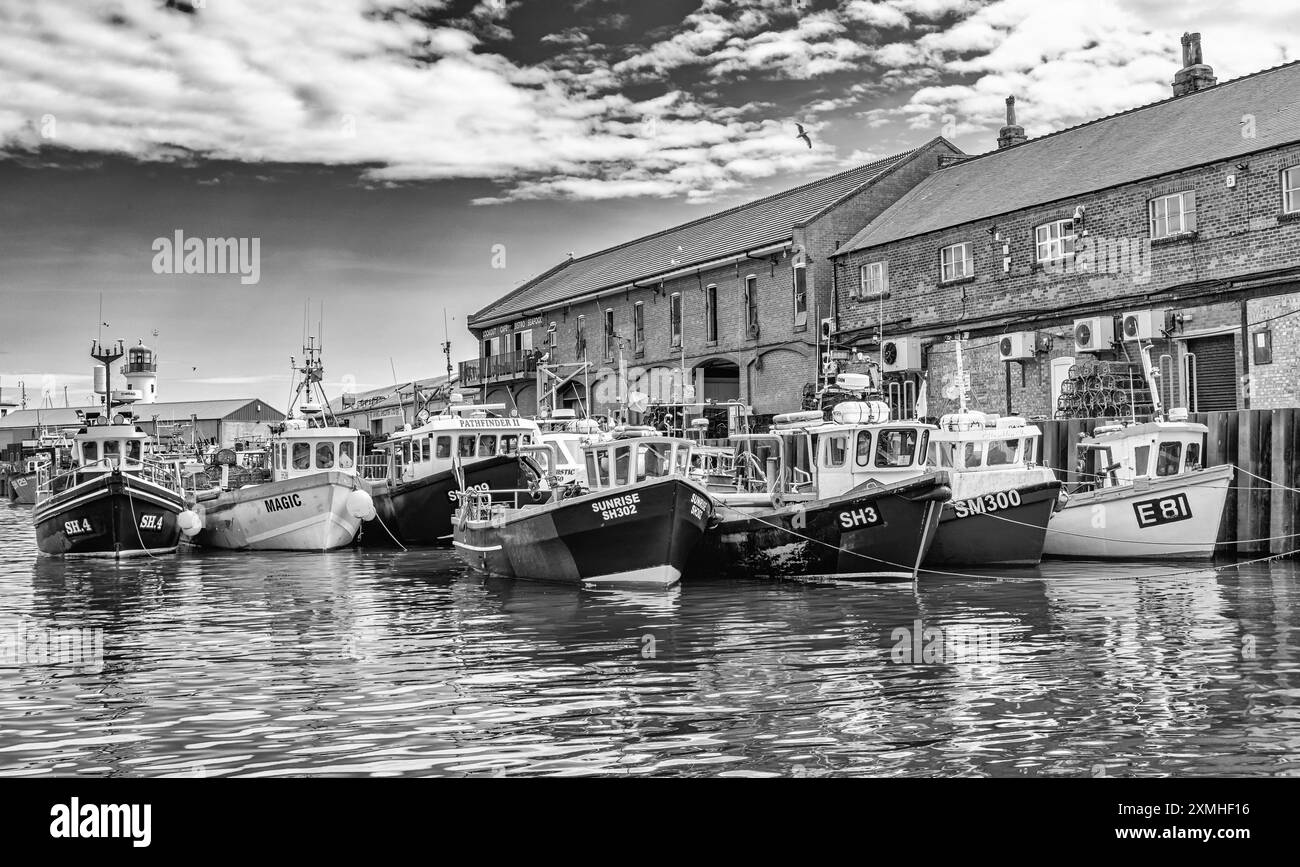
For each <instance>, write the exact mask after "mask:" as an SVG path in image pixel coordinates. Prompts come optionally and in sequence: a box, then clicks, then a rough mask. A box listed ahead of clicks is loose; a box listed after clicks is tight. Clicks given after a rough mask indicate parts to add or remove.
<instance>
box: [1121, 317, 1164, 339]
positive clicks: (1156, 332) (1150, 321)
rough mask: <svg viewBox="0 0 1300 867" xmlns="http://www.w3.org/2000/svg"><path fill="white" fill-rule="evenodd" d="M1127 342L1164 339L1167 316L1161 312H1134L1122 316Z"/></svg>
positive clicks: (1122, 328) (1122, 326)
mask: <svg viewBox="0 0 1300 867" xmlns="http://www.w3.org/2000/svg"><path fill="white" fill-rule="evenodd" d="M1120 323H1121V325H1120V327H1121V330H1122V331H1123V332H1124V339H1125V340H1155V339H1156V338H1160V337H1164V334H1163V333H1162V331H1163V329H1164V325H1165V315H1164V313H1162V312H1160V311H1159V310H1132V311H1129V312H1128V313H1125V314H1123V315H1122V316H1120Z"/></svg>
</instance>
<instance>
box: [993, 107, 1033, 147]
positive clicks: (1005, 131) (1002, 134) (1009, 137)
mask: <svg viewBox="0 0 1300 867" xmlns="http://www.w3.org/2000/svg"><path fill="white" fill-rule="evenodd" d="M1028 140H1029V137H1028V136H1026V135H1025V128H1024V127H1022V126H1020V125H1018V124H1017V123H1016V98H1015V97H1014V96H1008V97H1007V125H1006V126H1004V127H1002V129H1000V130H998V148H999V149H1001V148H1009V147H1011V146H1012V145H1017V144H1020V143H1021V142H1023V141H1028Z"/></svg>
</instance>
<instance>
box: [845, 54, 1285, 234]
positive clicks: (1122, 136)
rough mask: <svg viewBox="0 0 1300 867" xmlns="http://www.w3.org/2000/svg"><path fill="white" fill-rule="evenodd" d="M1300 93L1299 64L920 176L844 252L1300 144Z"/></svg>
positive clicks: (1042, 138) (1116, 116)
mask: <svg viewBox="0 0 1300 867" xmlns="http://www.w3.org/2000/svg"><path fill="white" fill-rule="evenodd" d="M1297 93H1300V61H1297V62H1295V63H1289V64H1286V65H1284V66H1278V67H1274V68H1272V69H1266V70H1264V71H1262V72H1256V73H1253V74H1251V75H1248V76H1245V77H1243V78H1238V79H1234V80H1232V81H1226V82H1223V83H1222V84H1219V85H1216V86H1214V87H1211V88H1209V89H1207V90H1202V91H1197V92H1196V93H1191V94H1187V95H1185V96H1179V97H1171V98H1169V99H1167V100H1163V101H1161V102H1156V103H1152V104H1150V105H1145V106H1141V107H1139V108H1134V109H1130V110H1129V111H1126V112H1123V113H1121V114H1116V115H1111V116H1109V117H1104V118H1100V119H1098V120H1094V121H1089V122H1088V123H1085V124H1082V125H1080V126H1075V127H1071V128H1069V129H1064V130H1060V131H1058V132H1054V133H1051V134H1049V135H1046V136H1042V137H1039V138H1036V139H1030V140H1029V141H1027V142H1024V143H1022V144H1018V145H1015V146H1013V147H1009V148H1003V149H1001V150H995V151H990V152H988V153H985V154H980V155H979V156H976V157H972V158H970V159H968V160H964V161H962V162H959V163H955V164H953V165H951V166H948V167H947V168H944V169H941V170H939V171H937V172H934V173H933V174H931V175H930V176H929V177H927V178H926V179H925V180H923V181H921V183H919V184H917V185H916V186H915V187H913V188H912V189H911V190H910V191H908V192H907V193H906V194H905V195H903V196H902V197H901V198H900V199H899V200H898V201H897V202H895V203H894V204H893V205H892V206H890V207H889V208H887V209H886V210H885V212H884V213H882V214H881V215H880V216H878V217H877V218H876V219H875V220H873V221H872V222H871V223H870V224H869V225H868V226H866V227H865V228H864V229H863V230H862V231H861V232H859V233H858V234H857V235H855V236H854V237H853V239H852V240H850V241H849V242H848V243H847V244H845V245H844V246H843V247H841V248H840V249H839V250H838V251H837V255H838V254H840V253H848V252H851V251H853V250H860V249H863V248H865V247H874V246H877V245H880V244H887V243H889V242H890V241H897V240H899V239H901V238H909V237H913V236H916V235H922V234H925V233H927V232H934V231H937V230H939V229H947V228H950V227H952V226H960V225H962V224H963V223H969V222H973V221H975V220H982V219H986V218H988V217H994V216H997V215H999V214H1005V213H1009V212H1012V211H1017V210H1020V209H1022V208H1027V207H1031V206H1033V205H1041V204H1044V203H1047V202H1053V201H1057V200H1060V199H1069V198H1071V197H1076V196H1081V195H1085V194H1087V193H1090V192H1093V191H1096V190H1102V189H1107V188H1109V187H1114V186H1118V185H1121V184H1126V183H1132V182H1134V181H1139V180H1142V179H1143V178H1150V177H1155V176H1158V175H1164V174H1169V173H1172V172H1176V171H1179V170H1181V169H1186V168H1189V167H1191V166H1197V165H1203V164H1205V163H1212V162H1218V161H1220V160H1227V159H1232V158H1233V157H1237V156H1241V155H1243V154H1247V153H1253V152H1255V151H1259V150H1264V149H1266V148H1270V147H1277V146H1279V145H1284V144H1288V143H1291V142H1295V141H1297V140H1300V100H1297V97H1296V94H1297ZM1246 115H1249V116H1251V117H1252V118H1253V124H1254V129H1253V132H1254V136H1253V137H1247V136H1246V135H1245V134H1244V133H1243V124H1244V123H1246V122H1247V118H1246V117H1244V116H1246Z"/></svg>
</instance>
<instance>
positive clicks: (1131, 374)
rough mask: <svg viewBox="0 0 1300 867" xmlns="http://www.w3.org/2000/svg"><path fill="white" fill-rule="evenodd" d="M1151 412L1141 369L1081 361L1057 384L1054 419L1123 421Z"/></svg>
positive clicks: (1115, 363) (1149, 396)
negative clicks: (1059, 392)
mask: <svg viewBox="0 0 1300 867" xmlns="http://www.w3.org/2000/svg"><path fill="white" fill-rule="evenodd" d="M1154 409H1155V408H1154V406H1153V404H1152V400H1151V390H1150V388H1149V387H1148V386H1147V381H1146V377H1145V376H1144V375H1143V372H1142V368H1141V365H1138V364H1133V363H1131V362H1127V361H1098V360H1095V359H1090V358H1081V359H1080V360H1079V361H1078V362H1077V363H1076V364H1073V365H1071V366H1070V370H1069V375H1068V377H1067V378H1066V380H1065V381H1064V382H1063V383H1061V396H1060V397H1059V398H1057V401H1056V413H1055V417H1056V418H1061V419H1070V418H1123V417H1126V416H1131V415H1150V414H1151V413H1152V412H1153V411H1154Z"/></svg>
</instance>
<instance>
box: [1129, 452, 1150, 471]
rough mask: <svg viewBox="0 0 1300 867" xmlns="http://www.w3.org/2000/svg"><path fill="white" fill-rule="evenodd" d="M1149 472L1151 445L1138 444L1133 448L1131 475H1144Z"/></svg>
mask: <svg viewBox="0 0 1300 867" xmlns="http://www.w3.org/2000/svg"><path fill="white" fill-rule="evenodd" d="M1150 473H1151V446H1138V447H1137V448H1135V449H1134V450H1133V475H1135V476H1146V475H1150Z"/></svg>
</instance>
